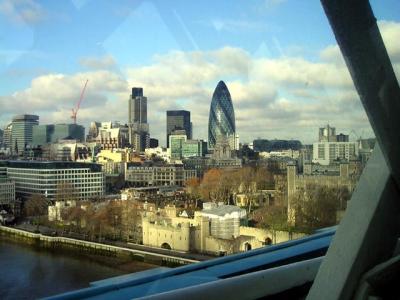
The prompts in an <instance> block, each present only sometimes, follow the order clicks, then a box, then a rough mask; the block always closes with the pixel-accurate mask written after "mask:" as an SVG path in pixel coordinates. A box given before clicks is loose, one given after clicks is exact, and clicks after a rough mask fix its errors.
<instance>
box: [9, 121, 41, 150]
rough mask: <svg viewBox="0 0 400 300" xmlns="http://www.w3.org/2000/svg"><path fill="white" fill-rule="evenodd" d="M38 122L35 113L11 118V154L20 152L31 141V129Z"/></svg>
mask: <svg viewBox="0 0 400 300" xmlns="http://www.w3.org/2000/svg"><path fill="white" fill-rule="evenodd" d="M38 124H39V117H38V116H36V115H18V116H15V117H14V118H13V119H12V129H11V149H12V151H11V152H12V153H13V154H21V153H23V152H24V151H25V148H26V147H27V146H28V145H29V144H31V143H32V130H33V127H34V126H35V125H38Z"/></svg>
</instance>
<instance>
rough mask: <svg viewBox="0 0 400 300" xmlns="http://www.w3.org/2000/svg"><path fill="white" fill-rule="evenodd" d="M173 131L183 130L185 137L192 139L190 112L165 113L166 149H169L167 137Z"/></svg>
mask: <svg viewBox="0 0 400 300" xmlns="http://www.w3.org/2000/svg"><path fill="white" fill-rule="evenodd" d="M175 130H184V131H185V134H186V137H187V138H188V139H192V123H191V122H190V111H187V110H168V111H167V148H169V136H170V135H171V134H172V132H173V131H175Z"/></svg>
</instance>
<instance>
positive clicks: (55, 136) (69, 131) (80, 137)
mask: <svg viewBox="0 0 400 300" xmlns="http://www.w3.org/2000/svg"><path fill="white" fill-rule="evenodd" d="M32 135H33V136H32V145H34V146H39V145H41V146H43V145H45V144H48V143H57V142H58V141H59V140H63V139H66V138H68V139H74V140H77V141H79V142H84V141H85V127H83V126H81V125H77V124H49V125H36V126H34V127H33V131H32Z"/></svg>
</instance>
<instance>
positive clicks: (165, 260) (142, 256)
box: [0, 226, 197, 267]
mask: <svg viewBox="0 0 400 300" xmlns="http://www.w3.org/2000/svg"><path fill="white" fill-rule="evenodd" d="M0 236H3V237H6V238H10V239H13V240H16V241H19V242H23V243H26V244H29V245H32V246H37V247H40V248H45V249H52V250H56V249H57V250H66V251H73V252H75V253H81V254H85V255H88V256H91V255H95V256H104V257H110V258H118V259H123V260H126V261H130V260H131V261H141V262H145V263H149V264H154V265H160V266H167V267H175V266H181V265H187V264H191V263H195V262H197V261H196V260H192V259H187V258H182V257H176V256H172V255H165V254H159V253H153V252H149V251H143V250H136V249H130V248H123V247H118V246H113V245H107V244H101V243H95V242H89V241H83V240H78V239H72V238H67V237H60V236H54V237H53V236H47V235H43V234H41V233H33V232H29V231H25V230H21V229H16V228H11V227H6V226H0Z"/></svg>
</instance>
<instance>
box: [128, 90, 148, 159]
mask: <svg viewBox="0 0 400 300" xmlns="http://www.w3.org/2000/svg"><path fill="white" fill-rule="evenodd" d="M128 125H129V142H130V144H131V145H132V146H133V147H134V148H135V150H136V151H138V152H143V151H144V150H145V149H146V148H149V147H150V134H149V124H147V97H144V96H143V88H138V87H134V88H132V94H131V96H130V98H129V124H128Z"/></svg>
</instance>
